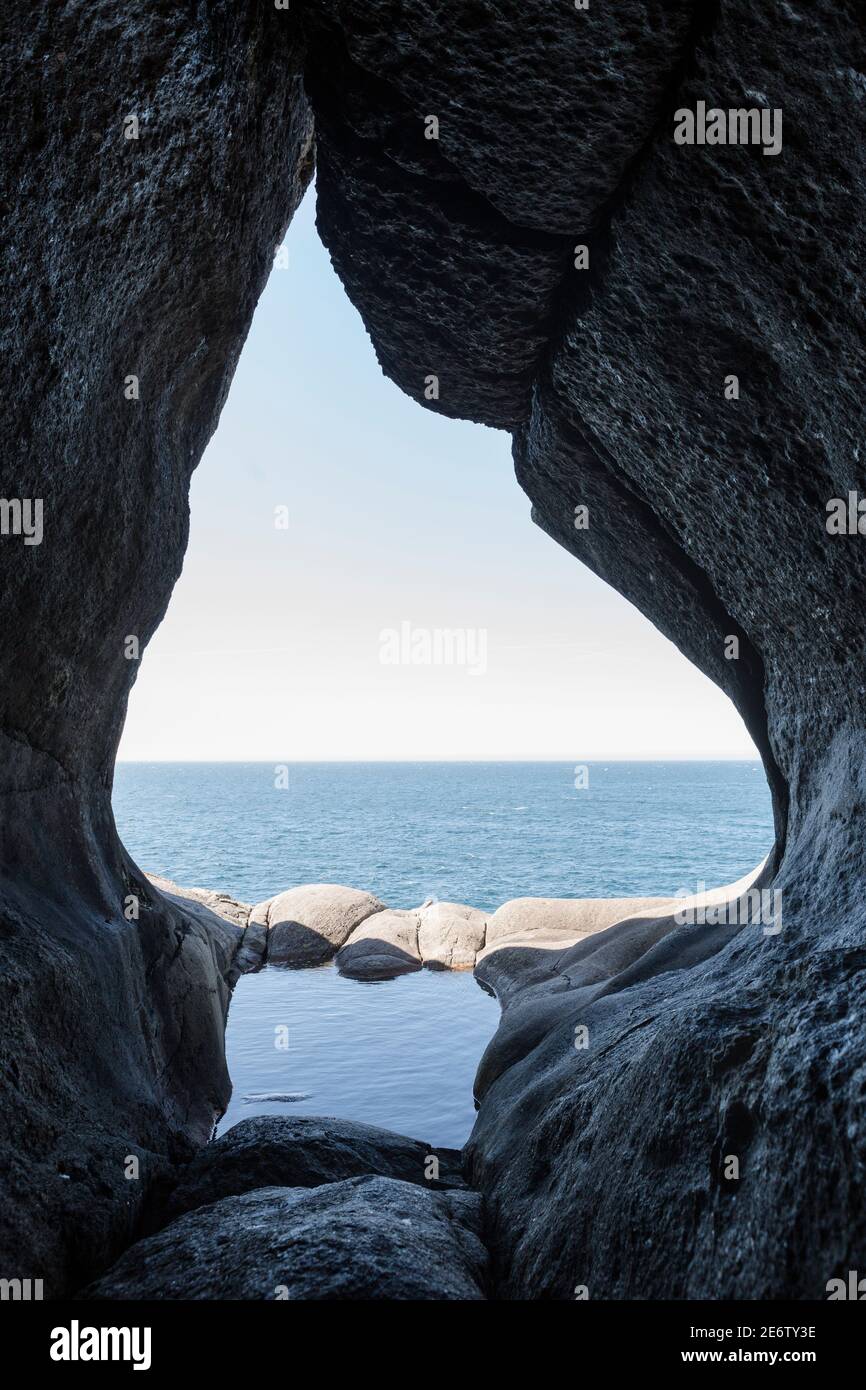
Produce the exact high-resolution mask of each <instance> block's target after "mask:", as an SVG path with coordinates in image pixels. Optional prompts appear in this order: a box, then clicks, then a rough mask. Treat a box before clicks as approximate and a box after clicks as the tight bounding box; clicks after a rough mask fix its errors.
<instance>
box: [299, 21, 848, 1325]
mask: <svg viewBox="0 0 866 1390" xmlns="http://www.w3.org/2000/svg"><path fill="white" fill-rule="evenodd" d="M360 8H361V7H360V3H359V4H358V5H355V4H354V3H353V0H344V2H343V3H340V0H334V2H333V3H332V4H330V5H328V6H326V7H325V8H324V10H321V9H320V10H319V17H318V18H317V19H316V20H315V22H314V21H313V20H312V19H311V20H310V26H311V35H312V37H311V52H312V65H313V66H312V71H311V72H310V73H309V77H308V89H309V91H310V94H311V98H312V101H313V105H314V107H315V113H316V120H317V126H318V131H319V167H320V176H319V226H320V229H321V232H322V235H323V237H324V238H325V241H326V242H327V244H328V246H329V247H330V249H331V253H332V256H333V259H334V264H335V265H336V267H337V270H338V272H339V273H340V275H341V276H342V278H343V280H344V283H345V284H346V287H347V290H348V292H349V294H350V296H351V297H352V299H353V300H354V302H355V303H356V304H357V305H358V307H359V308H360V310H361V312H362V314H363V315H364V317H365V320H366V322H367V325H368V327H369V329H370V333H371V336H372V338H373V341H374V344H375V347H376V351H377V353H378V355H379V359H380V361H381V363H382V365H383V367H384V369H385V370H386V371H387V372H388V373H389V374H390V375H391V376H393V378H394V379H395V380H396V381H397V382H398V383H399V384H400V385H401V386H403V388H404V389H405V390H406V391H407V392H408V393H409V394H410V395H413V396H414V397H415V398H416V399H418V400H421V401H422V402H423V403H425V404H427V405H429V406H431V407H432V408H434V409H439V410H441V411H443V412H444V413H446V414H455V415H467V416H469V417H471V418H473V419H476V420H482V421H485V422H486V423H488V424H493V425H498V426H501V427H506V428H510V429H512V430H513V432H514V457H515V463H516V467H517V474H518V478H519V480H520V482H521V484H522V486H523V487H524V489H525V490H526V492H527V493H528V495H529V497H530V498H531V500H532V503H533V516H534V518H535V520H536V521H537V523H538V524H539V525H541V526H543V527H544V529H545V530H547V531H548V532H549V533H550V534H551V535H552V536H553V537H554V539H556V540H557V541H559V542H560V544H563V545H565V546H566V548H568V549H569V550H571V551H572V552H573V553H574V554H575V555H576V556H578V558H580V559H581V560H583V561H584V562H585V563H587V564H588V565H590V567H591V568H593V569H594V570H595V571H596V572H597V573H598V574H600V575H601V576H602V577H603V578H605V579H606V580H608V581H609V582H610V583H611V584H613V585H614V586H615V587H617V588H618V589H620V590H621V592H623V593H624V594H625V595H626V596H627V597H628V598H629V599H630V600H631V601H632V602H634V603H635V604H636V605H637V606H638V607H639V608H640V609H641V610H642V611H643V612H644V613H646V614H647V616H648V617H649V618H651V619H652V621H653V622H654V623H655V624H656V625H657V626H658V627H659V628H660V629H661V630H662V631H663V632H664V633H665V634H666V635H667V636H669V637H670V638H671V639H672V640H673V641H675V642H676V643H677V645H678V646H679V647H680V648H681V649H682V650H683V651H684V652H685V653H686V655H687V656H689V657H690V658H691V660H693V661H694V662H695V663H696V664H697V665H698V666H699V667H701V669H702V670H704V671H705V672H706V673H707V674H708V675H709V676H710V677H712V679H713V680H715V681H716V682H717V683H718V684H719V685H720V686H721V687H722V688H723V689H724V690H726V691H727V693H728V694H729V695H730V697H731V699H732V700H733V701H734V703H735V704H736V705H737V707H738V709H739V710H740V712H741V714H742V715H743V718H744V720H745V721H746V724H747V726H748V728H749V730H750V732H751V733H752V735H753V737H754V738H755V741H756V743H757V745H758V748H759V749H760V751H761V754H762V757H763V759H764V763H765V767H766V770H767V776H768V780H769V783H770V787H771V791H772V794H773V799H774V805H775V812H776V823H777V850H776V856H775V860H774V863H773V864H772V865H771V869H774V870H775V874H776V877H775V887H776V889H777V890H781V891H782V894H783V902H784V911H783V917H784V929H783V931H782V932H781V933H780V934H778V935H766V934H765V933H764V932H763V931H762V929H761V928H760V927H759V926H758V927H754V926H751V927H746V928H743V929H742V930H733V931H732V930H730V929H718V930H715V929H714V930H713V931H712V932H711V933H710V934H709V935H707V934H706V933H705V934H704V935H703V937H702V938H701V939H700V940H696V939H695V936H694V932H693V930H692V929H689V930H688V931H687V932H683V933H682V934H680V935H678V934H677V933H669V934H666V935H665V939H664V940H660V941H659V942H658V944H657V946H655V947H652V948H651V949H650V948H649V947H647V950H648V952H649V954H648V956H647V963H646V964H642V963H641V961H640V960H639V959H638V960H637V961H635V960H634V959H632V957H633V955H634V943H633V942H629V943H625V944H624V946H623V947H622V948H620V947H619V946H618V945H617V941H618V939H619V938H618V937H616V935H615V934H616V933H617V932H619V931H620V929H619V928H617V927H614V928H612V929H611V931H612V933H613V934H614V940H613V943H612V944H611V945H610V946H609V947H608V948H606V949H609V950H610V951H611V952H613V954H614V955H616V953H617V952H618V951H621V952H622V953H623V954H624V957H625V958H628V959H629V960H630V961H631V964H630V965H629V966H628V968H627V969H624V970H621V971H620V972H619V973H617V972H616V970H614V972H613V974H611V973H610V972H607V973H606V974H605V976H604V980H603V983H602V984H600V983H599V981H598V979H596V980H595V982H594V983H592V984H591V985H590V984H588V983H587V982H586V978H585V977H582V976H581V970H580V969H579V968H572V969H569V970H567V971H566V970H563V969H559V968H557V965H556V963H555V962H554V963H552V962H551V959H550V957H551V955H554V957H555V953H551V952H550V951H547V952H537V953H533V951H532V950H531V949H528V950H527V951H526V959H525V960H524V962H523V967H524V968H525V972H526V980H527V986H526V988H525V990H524V997H523V998H522V999H521V995H520V991H519V990H517V992H516V993H510V994H509V1006H508V1009H507V1012H506V1014H505V1016H504V1019H503V1023H502V1026H501V1027H500V1030H499V1032H498V1033H497V1035H496V1037H495V1038H494V1040H493V1042H492V1043H491V1046H490V1048H489V1049H488V1056H487V1058H486V1059H485V1063H484V1064H483V1066H482V1072H481V1074H480V1077H479V1100H480V1107H481V1108H480V1113H479V1118H478V1124H477V1126H476V1129H475V1132H474V1135H473V1140H472V1143H471V1145H470V1152H471V1156H472V1162H473V1166H474V1174H475V1178H476V1180H477V1181H478V1182H479V1183H480V1185H481V1186H482V1188H483V1189H484V1191H485V1193H486V1195H487V1197H488V1199H489V1201H488V1212H489V1214H490V1217H491V1231H490V1236H491V1241H492V1244H493V1247H494V1250H495V1251H496V1252H497V1253H498V1255H499V1276H500V1285H499V1287H500V1290H501V1291H502V1292H505V1293H507V1294H508V1295H510V1296H513V1297H533V1296H539V1295H541V1296H553V1297H560V1298H568V1297H572V1296H573V1292H574V1288H575V1286H576V1285H586V1286H587V1287H588V1289H589V1291H590V1296H591V1297H606V1296H607V1297H629V1298H641V1297H643V1298H651V1297H660V1296H661V1297H664V1296H669V1297H670V1296H673V1297H681V1296H685V1295H691V1296H695V1297H702V1298H707V1297H718V1296H726V1295H729V1296H735V1297H746V1296H758V1297H766V1296H774V1295H775V1296H779V1295H785V1294H793V1295H795V1296H800V1297H807V1298H822V1297H824V1296H825V1286H826V1282H827V1280H828V1279H829V1278H831V1277H832V1276H833V1275H835V1274H838V1273H840V1272H844V1271H845V1270H847V1269H848V1268H856V1267H857V1264H858V1260H859V1263H860V1264H862V1259H863V1248H864V1243H866V1225H864V1216H863V1204H862V1191H863V1183H864V1179H866V1172H864V1152H866V1119H864V1105H863V1075H864V1066H866V1040H864V1038H863V1033H862V1027H860V1026H858V1022H857V1019H858V1017H860V1018H862V1012H863V1005H864V1003H866V998H864V996H866V987H864V983H863V980H864V976H863V967H864V965H866V931H864V927H866V920H864V918H866V913H864V907H863V901H862V899H863V893H862V887H863V868H862V865H863V858H864V834H863V811H864V805H866V775H864V753H866V746H864V743H866V740H864V733H863V726H864V713H866V711H864V683H863V677H862V664H863V655H864V620H863V614H864V600H866V564H864V558H863V550H862V546H863V544H864V541H863V539H862V538H860V537H857V536H832V535H828V533H827V531H826V529H825V522H826V519H827V514H826V504H827V502H828V501H829V499H831V498H833V497H843V498H844V497H846V496H847V493H848V491H849V489H856V490H858V491H859V492H860V494H861V495H862V494H863V492H864V490H866V480H864V468H863V442H862V441H863V437H864V410H863V400H862V391H860V390H858V387H857V382H858V380H859V379H862V373H863V368H864V353H863V328H862V293H861V290H860V285H859V270H858V267H860V266H862V263H863V253H864V245H863V242H864V234H863V220H862V217H861V216H860V211H861V209H862V206H863V198H864V194H866V169H864V156H863V150H864V140H863V136H864V123H866V79H864V76H863V73H864V70H866V65H864V33H863V25H862V17H861V16H858V14H857V7H856V6H855V4H854V3H853V0H847V2H846V0H843V3H841V4H836V3H832V4H831V3H829V0H818V2H817V3H810V4H808V5H806V4H802V3H798V2H797V0H790V3H787V2H786V3H778V4H771V5H766V6H754V5H751V4H749V3H747V0H722V2H721V3H714V4H709V3H708V4H699V3H695V4H693V5H691V6H687V7H683V8H682V9H681V8H679V7H676V6H665V7H657V6H649V5H642V4H638V3H623V4H618V5H617V6H616V7H612V6H605V7H599V6H591V7H590V10H589V11H588V12H586V13H584V14H575V13H572V12H571V11H570V7H566V6H563V7H562V12H561V13H560V12H559V11H556V13H555V14H554V12H553V10H552V9H551V7H545V18H544V20H543V21H542V20H541V19H540V18H539V17H536V24H532V23H529V22H528V21H527V7H526V6H520V7H519V15H518V10H517V8H513V7H509V9H508V11H507V12H508V13H509V14H510V21H509V22H507V23H506V22H505V20H504V18H503V16H504V15H505V13H506V7H505V6H504V5H498V4H494V3H492V0H491V3H479V4H477V5H473V6H472V7H471V11H467V13H465V14H464V12H463V9H462V7H461V8H460V10H459V11H455V10H454V8H453V7H452V8H451V10H450V11H449V14H448V24H447V25H446V24H445V23H444V22H443V16H442V13H441V7H439V6H437V5H435V4H434V5H428V4H421V3H420V0H419V3H404V4H399V3H390V4H389V3H384V0H383V3H381V4H376V3H373V4H365V5H364V6H363V17H362V16H361V15H360ZM529 8H530V9H531V8H532V7H529ZM614 8H615V12H616V19H615V20H614V19H611V18H610V14H611V11H613V10H614ZM662 9H664V12H665V17H664V20H661V19H660V13H661V10H662ZM566 10H568V13H566ZM610 24H615V25H616V26H617V28H618V32H619V33H620V35H621V36H622V35H626V36H628V35H633V36H634V38H635V42H634V44H633V45H632V46H630V45H629V43H628V41H627V39H626V41H625V44H624V46H623V42H620V41H616V42H614V43H613V44H611V43H610V32H609V29H608V26H609V25H610ZM341 29H342V37H341V32H340V31H341ZM542 30H543V31H544V38H543V40H542V38H541V37H540V35H541V33H542ZM326 50H327V51H328V52H330V53H332V54H333V55H335V56H334V57H333V59H332V62H331V64H330V66H326V64H325V61H324V55H325V52H326ZM491 64H492V65H493V66H494V67H495V74H494V73H493V71H492V68H491ZM563 73H565V74H567V78H566V88H567V91H568V94H569V97H570V101H569V102H566V103H564V104H562V105H561V104H560V99H561V97H562V87H561V85H560V82H561V77H562V74H563ZM335 75H336V76H335ZM497 81H498V85H497ZM491 83H492V87H491ZM493 88H495V95H494V94H493ZM698 100H704V101H706V102H707V104H708V105H710V106H719V107H722V108H725V109H727V108H729V107H733V108H740V107H753V106H755V107H770V108H781V109H782V111H783V120H784V125H783V130H784V141H783V149H782V152H781V153H780V154H779V155H776V156H769V157H768V156H765V155H764V154H763V152H762V150H761V149H760V148H755V147H749V146H725V147H719V146H706V145H704V146H693V147H688V146H676V145H675V144H674V142H673V138H672V137H673V126H674V122H673V116H674V112H675V110H677V109H678V108H681V107H691V108H692V109H694V107H695V105H696V103H697V101H698ZM430 113H433V114H436V115H438V117H439V122H440V131H439V137H440V138H439V140H438V142H437V141H426V142H425V141H424V138H423V130H424V120H423V118H424V116H425V115H427V114H430ZM530 130H531V131H533V132H534V134H535V137H536V138H535V146H534V149H533V156H532V159H531V160H529V159H525V152H526V149H527V143H526V139H527V132H528V131H530ZM611 130H616V131H617V133H618V139H617V140H616V141H610V143H608V142H609V136H610V131H611ZM596 133H598V134H599V135H600V138H601V141H602V144H604V146H605V150H604V153H601V152H600V149H599V148H598V147H595V146H594V140H595V135H596ZM470 146H471V153H470V150H469V147H470ZM594 148H595V149H596V157H595V158H594V159H593V158H587V154H588V152H590V151H592V150H593V149H594ZM524 164H531V166H532V167H531V170H530V169H528V168H525V167H524ZM577 244H586V245H587V246H588V247H589V251H590V268H589V270H588V271H580V270H576V269H575V268H574V259H573V254H572V253H573V248H574V246H575V245H577ZM430 374H433V375H435V376H436V377H437V378H438V382H439V391H440V395H439V399H438V400H436V399H429V398H425V391H424V387H425V381H426V379H427V378H428V377H429V376H430ZM730 375H736V376H737V377H738V378H739V385H740V395H739V399H736V400H735V399H731V400H726V399H725V378H726V377H728V376H730ZM581 505H585V506H588V508H589V514H590V524H589V527H588V529H585V530H578V529H576V527H575V524H574V523H575V508H576V507H578V506H581ZM732 636H733V637H736V638H737V639H738V643H739V657H738V659H736V660H728V659H727V658H726V652H725V643H726V639H727V638H728V637H732ZM636 698H637V699H639V692H636ZM744 867H746V866H744ZM628 930H630V931H632V930H633V928H628ZM640 949H643V947H641V948H640ZM650 956H651V959H650ZM542 957H544V959H542ZM513 960H514V957H512V962H513ZM495 961H496V954H495V953H494V954H493V955H491V956H490V957H488V961H486V962H485V966H488V962H495ZM488 968H489V967H488ZM586 968H587V969H588V966H587V967H586ZM514 983H515V981H514V974H513V971H511V972H510V976H509V989H510V990H513V989H514ZM579 1025H582V1026H585V1027H586V1028H587V1029H588V1035H589V1039H590V1043H589V1046H588V1048H587V1049H586V1050H585V1051H578V1050H577V1049H576V1048H575V1047H574V1038H575V1032H574V1030H575V1028H576V1027H578V1026H579ZM491 1078H493V1079H492V1080H491ZM727 1155H733V1156H736V1157H738V1158H739V1160H740V1167H741V1177H740V1179H739V1180H738V1181H737V1182H730V1181H727V1180H726V1179H724V1178H723V1176H722V1175H723V1173H724V1171H725V1165H724V1161H723V1160H724V1158H725V1157H726V1156H727Z"/></svg>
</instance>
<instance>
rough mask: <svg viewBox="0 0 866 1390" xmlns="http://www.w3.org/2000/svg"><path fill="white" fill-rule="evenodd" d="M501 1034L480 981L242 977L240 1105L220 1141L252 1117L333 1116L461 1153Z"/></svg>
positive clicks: (231, 1031)
mask: <svg viewBox="0 0 866 1390" xmlns="http://www.w3.org/2000/svg"><path fill="white" fill-rule="evenodd" d="M498 1022H499V1005H498V1004H497V1003H496V1000H495V999H493V998H492V997H491V996H490V995H488V994H486V993H485V991H484V990H483V989H481V987H480V985H478V984H477V983H476V981H475V978H474V976H473V975H472V973H471V971H466V972H454V973H452V972H450V971H435V970H419V971H417V972H415V973H414V974H411V975H401V976H399V977H398V978H397V979H396V980H382V981H377V982H375V983H367V982H364V983H362V982H359V981H357V980H349V979H346V978H345V977H344V976H342V975H340V974H339V972H338V971H337V970H336V968H335V967H334V966H333V965H325V966H322V967H320V968H319V969H313V970H282V969H280V968H279V967H277V966H267V967H266V968H265V969H264V970H262V971H260V972H259V973H258V974H256V975H242V976H241V978H240V980H238V983H237V986H236V988H235V992H234V995H233V998H232V1002H231V1007H230V1009H229V1016H228V1024H227V1027H226V1056H227V1059H228V1066H229V1072H230V1075H231V1079H232V1086H233V1091H232V1098H231V1101H230V1102H229V1106H228V1109H227V1110H226V1113H225V1115H224V1116H223V1118H222V1120H221V1121H220V1123H219V1126H218V1129H217V1133H218V1134H223V1133H225V1131H226V1130H227V1129H230V1128H231V1127H232V1125H235V1124H237V1123H238V1121H239V1120H243V1119H248V1118H249V1117H250V1116H252V1115H292V1114H295V1115H298V1114H300V1115H335V1116H338V1117H339V1118H340V1119H346V1120H363V1121H364V1122H365V1123H366V1124H371V1125H380V1126H381V1127H382V1128H383V1129H392V1130H396V1131H398V1132H399V1133H401V1134H408V1135H411V1136H412V1137H413V1138H416V1139H423V1140H425V1141H426V1142H428V1143H430V1144H435V1145H438V1146H443V1147H450V1148H460V1147H461V1146H462V1145H463V1144H465V1142H466V1140H467V1139H468V1137H469V1132H470V1130H471V1129H472V1125H473V1122H474V1119H475V1106H474V1103H473V1099H472V1083H473V1081H474V1079H475V1072H476V1069H477V1067H478V1063H479V1061H480V1058H481V1054H482V1052H483V1051H484V1049H485V1047H486V1046H487V1043H488V1041H489V1039H490V1037H491V1036H492V1034H493V1033H494V1031H495V1029H496V1026H497V1024H498ZM274 1096H292V1097H303V1098H302V1099H293V1100H275V1099H273V1097H274Z"/></svg>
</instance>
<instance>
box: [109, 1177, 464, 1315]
mask: <svg viewBox="0 0 866 1390" xmlns="http://www.w3.org/2000/svg"><path fill="white" fill-rule="evenodd" d="M480 1228H481V1198H480V1197H479V1196H478V1194H477V1193H475V1192H459V1191H455V1192H425V1191H424V1190H423V1189H422V1188H420V1187H417V1186H415V1185H413V1184H412V1183H407V1182H400V1181H398V1180H397V1179H395V1178H387V1177H354V1178H348V1179H346V1180H345V1181H344V1182H327V1183H324V1184H323V1185H322V1186H320V1187H314V1188H306V1187H264V1188H258V1189H256V1190H255V1191H253V1192H247V1193H244V1194H243V1196H239V1197H225V1198H223V1200H222V1201H221V1202H215V1203H214V1204H213V1205H211V1206H206V1207H199V1208H198V1209H197V1210H196V1211H193V1212H190V1213H189V1214H188V1215H187V1216H182V1217H180V1218H179V1220H177V1221H175V1222H173V1223H172V1225H170V1226H167V1227H166V1228H165V1230H164V1231H160V1232H159V1234H158V1235H155V1236H150V1237H149V1238H148V1239H147V1240H143V1241H140V1242H139V1243H138V1244H137V1245H134V1246H132V1248H131V1249H130V1250H128V1251H127V1252H126V1254H125V1255H124V1256H123V1257H122V1259H121V1260H119V1261H118V1263H117V1264H116V1265H115V1266H114V1268H113V1269H111V1270H109V1272H108V1273H107V1274H106V1275H105V1276H104V1277H103V1278H102V1279H100V1280H98V1281H97V1282H96V1283H95V1284H93V1285H92V1286H91V1287H90V1288H89V1289H87V1290H85V1291H84V1293H83V1295H82V1296H83V1297H84V1298H91V1299H100V1300H102V1299H107V1300H115V1301H117V1300H120V1301H123V1300H127V1299H133V1300H135V1299H141V1298H145V1299H151V1298H183V1299H213V1298H220V1299H305V1300H309V1299H340V1300H344V1299H359V1300H382V1299H389V1300H390V1299H411V1300H413V1301H414V1300H417V1299H424V1300H427V1299H436V1300H439V1299H448V1300H452V1299H454V1300H460V1301H463V1300H470V1301H473V1302H474V1301H477V1300H480V1299H483V1298H484V1296H485V1295H484V1287H485V1281H486V1274H487V1252H486V1251H485V1249H484V1246H483V1244H482V1243H481V1239H480Z"/></svg>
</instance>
